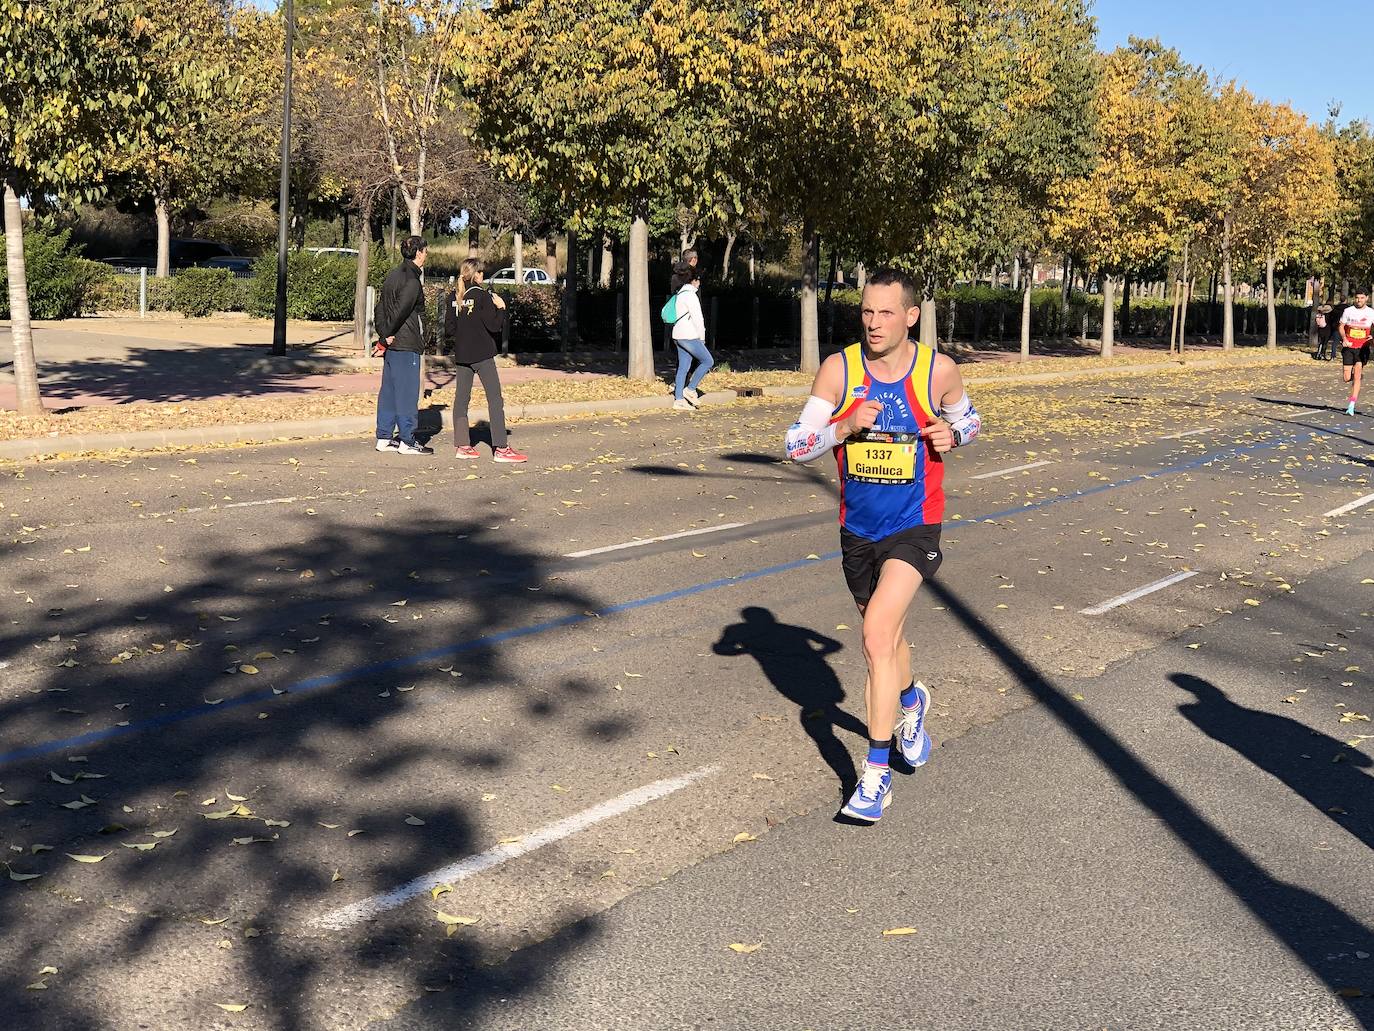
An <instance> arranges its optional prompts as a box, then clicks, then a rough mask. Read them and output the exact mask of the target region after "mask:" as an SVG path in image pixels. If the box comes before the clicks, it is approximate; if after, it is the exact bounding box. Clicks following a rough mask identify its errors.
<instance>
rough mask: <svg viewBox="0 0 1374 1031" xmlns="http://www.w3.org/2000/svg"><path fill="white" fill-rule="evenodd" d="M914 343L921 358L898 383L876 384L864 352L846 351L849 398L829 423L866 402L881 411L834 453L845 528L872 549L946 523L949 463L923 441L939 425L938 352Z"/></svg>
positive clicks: (842, 400)
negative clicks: (911, 531) (919, 528)
mask: <svg viewBox="0 0 1374 1031" xmlns="http://www.w3.org/2000/svg"><path fill="white" fill-rule="evenodd" d="M912 343H913V344H915V346H916V358H915V360H914V361H913V362H912V363H911V369H910V370H909V371H908V372H907V374H906V375H905V376H903V377H902V378H901V379H899V380H897V381H896V382H895V383H887V382H884V381H883V380H880V379H877V378H875V377H874V376H873V374H872V372H870V371H869V368H868V362H867V361H866V360H865V359H864V353H863V345H862V344H851V345H850V346H849V347H846V348H845V349H844V352H843V357H844V373H845V384H844V394H843V395H842V396H841V398H840V403H839V404H838V405H837V406H836V407H835V411H834V412H833V413H832V415H831V416H830V421H831V423H835V422H838V421H840V420H841V419H844V418H847V417H848V416H849V414H850V413H851V412H852V411H853V409H854V407H855V406H856V405H859V404H861V403H863V402H864V401H879V402H881V403H882V406H883V410H882V412H881V413H880V414H879V415H878V421H877V422H876V423H875V424H874V427H873V429H871V430H865V431H863V432H861V433H859V434H857V435H855V436H853V437H850V438H849V439H848V440H846V441H844V442H843V443H841V444H839V445H837V446H836V448H835V459H836V461H837V462H838V463H839V468H840V525H841V526H843V527H844V528H845V529H846V530H848V531H849V532H850V533H855V534H858V535H859V536H860V537H864V538H867V539H868V540H872V541H878V540H882V539H883V538H884V537H890V536H892V535H893V534H894V533H901V532H902V531H903V530H909V529H911V528H912V527H915V526H921V525H923V524H931V523H934V524H938V523H939V522H940V521H941V520H942V519H943V518H944V513H945V489H944V478H945V464H944V460H943V459H942V458H941V457H940V455H939V454H938V453H937V452H936V451H935V449H934V448H932V447H931V446H930V444H929V443H928V442H926V441H924V440H922V439H921V438H920V436H919V435H918V434H919V433H920V431H921V430H922V429H924V428H925V427H926V426H929V425H930V424H931V423H932V422H934V421H935V419H936V414H935V411H936V404H935V398H934V397H933V396H932V381H933V378H934V374H935V351H934V349H932V348H929V347H924V346H922V345H921V344H919V343H917V342H916V341H914V340H913V341H912Z"/></svg>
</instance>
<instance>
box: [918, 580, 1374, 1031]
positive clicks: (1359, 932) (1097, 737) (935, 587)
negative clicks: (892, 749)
mask: <svg viewBox="0 0 1374 1031" xmlns="http://www.w3.org/2000/svg"><path fill="white" fill-rule="evenodd" d="M929 587H930V589H931V590H932V591H933V592H934V593H935V595H936V597H938V598H939V599H940V601H941V603H942V604H944V605H945V606H946V607H947V609H948V610H949V612H950V613H951V614H952V615H953V616H954V617H955V618H956V619H957V620H958V621H959V622H960V624H962V625H963V627H964V628H965V629H966V630H967V631H968V632H969V633H971V634H972V635H973V636H974V637H975V638H977V640H978V641H979V642H980V643H981V644H983V645H984V646H985V647H986V648H987V649H988V651H989V653H990V654H991V655H992V656H993V657H994V658H995V659H996V660H997V661H998V662H999V663H1000V664H1001V665H1002V666H1003V667H1004V668H1005V669H1006V670H1007V672H1008V673H1010V674H1011V675H1012V676H1013V677H1014V678H1015V679H1016V681H1017V682H1018V683H1019V684H1020V685H1021V686H1022V687H1023V688H1025V689H1026V690H1027V691H1029V692H1030V693H1031V694H1032V695H1033V696H1034V697H1035V698H1036V699H1037V700H1038V701H1039V702H1040V703H1041V704H1043V705H1044V706H1045V708H1046V709H1047V710H1048V711H1049V712H1050V714H1051V715H1053V716H1054V718H1055V719H1057V720H1058V721H1059V722H1060V724H1062V725H1063V726H1064V727H1065V728H1066V729H1067V730H1068V731H1070V732H1071V733H1072V734H1073V735H1074V736H1075V737H1076V738H1077V739H1078V740H1079V741H1080V742H1081V743H1082V745H1083V746H1084V747H1085V748H1087V749H1088V750H1089V751H1090V752H1091V753H1092V754H1093V756H1094V757H1095V758H1096V759H1097V760H1098V762H1100V763H1101V764H1102V766H1103V767H1104V768H1105V769H1107V770H1108V771H1110V772H1111V774H1112V775H1113V776H1114V777H1115V778H1116V779H1117V781H1118V783H1120V784H1121V786H1122V787H1124V788H1125V789H1126V790H1128V791H1129V792H1130V793H1131V794H1132V795H1134V796H1135V798H1136V800H1137V801H1138V802H1139V803H1140V804H1141V805H1142V806H1145V807H1146V808H1148V809H1149V810H1150V811H1151V812H1152V813H1154V814H1155V816H1156V817H1157V818H1158V819H1159V821H1160V823H1161V824H1162V826H1164V827H1165V828H1167V829H1168V831H1169V832H1170V833H1171V834H1172V835H1173V836H1174V837H1175V838H1176V839H1177V840H1178V841H1179V842H1181V843H1182V844H1183V845H1184V846H1185V847H1187V848H1188V850H1189V851H1190V852H1191V853H1192V854H1193V856H1194V857H1195V858H1196V860H1197V861H1198V862H1199V863H1201V864H1202V865H1204V866H1205V867H1207V869H1208V870H1209V871H1211V873H1212V874H1213V875H1214V876H1215V877H1216V878H1217V880H1218V881H1220V882H1221V883H1222V884H1224V885H1225V886H1226V887H1227V889H1228V890H1230V892H1231V893H1232V895H1233V896H1234V897H1235V898H1236V899H1237V900H1238V901H1239V902H1241V903H1242V904H1243V905H1244V906H1245V907H1246V908H1247V909H1248V910H1249V911H1250V912H1251V913H1252V914H1253V915H1254V916H1255V918H1256V919H1258V920H1259V921H1260V922H1261V923H1262V924H1264V926H1265V927H1266V928H1268V930H1269V932H1270V934H1271V935H1273V937H1274V939H1275V940H1277V941H1278V942H1280V943H1282V944H1283V945H1284V946H1285V947H1286V948H1288V949H1289V950H1290V951H1291V952H1292V953H1293V955H1295V956H1297V957H1298V958H1299V959H1300V960H1302V962H1303V963H1304V964H1305V965H1306V966H1307V968H1308V969H1309V970H1310V971H1311V972H1312V973H1313V975H1314V976H1315V977H1316V978H1317V979H1318V980H1320V981H1321V982H1322V983H1324V984H1325V985H1326V986H1327V987H1328V988H1329V989H1330V990H1331V992H1332V993H1333V994H1335V993H1337V992H1339V991H1340V990H1341V989H1342V988H1346V987H1350V986H1353V985H1357V984H1358V983H1359V982H1360V980H1361V978H1362V977H1365V976H1367V973H1366V968H1367V966H1368V964H1367V963H1365V964H1363V965H1361V964H1360V963H1359V962H1358V961H1357V960H1356V959H1355V956H1354V954H1355V952H1356V951H1357V950H1358V951H1361V952H1365V953H1371V952H1374V930H1372V929H1371V928H1369V927H1367V926H1366V925H1365V924H1363V923H1361V922H1360V921H1359V920H1358V919H1357V918H1355V917H1354V916H1351V915H1350V914H1349V913H1347V912H1346V911H1345V910H1343V909H1341V908H1340V907H1339V906H1337V905H1335V904H1334V903H1332V902H1330V901H1329V900H1327V899H1325V898H1323V897H1322V896H1320V895H1317V894H1315V893H1314V892H1311V891H1309V890H1307V889H1306V888H1303V887H1301V886H1299V885H1297V884H1292V883H1289V882H1287V881H1283V880H1281V879H1279V878H1278V877H1275V876H1274V875H1272V874H1271V873H1270V872H1269V871H1268V870H1266V869H1265V868H1264V867H1263V866H1261V865H1260V864H1259V863H1257V862H1255V860H1254V859H1252V858H1251V857H1250V856H1249V855H1248V854H1247V853H1246V852H1245V851H1244V850H1243V849H1241V848H1240V847H1238V846H1237V845H1236V844H1235V843H1234V842H1232V841H1231V839H1230V838H1228V837H1227V836H1226V835H1225V834H1224V833H1222V832H1221V831H1220V830H1218V829H1217V828H1216V827H1215V826H1213V825H1212V824H1211V823H1210V822H1209V821H1208V820H1207V819H1206V818H1205V817H1204V816H1203V815H1202V814H1201V813H1200V812H1199V811H1198V810H1197V809H1196V808H1195V807H1194V806H1193V805H1192V804H1191V803H1189V802H1188V801H1187V799H1185V798H1184V797H1183V796H1182V795H1180V794H1179V793H1178V792H1177V791H1176V790H1175V789H1174V788H1173V787H1172V786H1171V785H1170V784H1168V783H1167V782H1166V781H1165V780H1164V779H1163V778H1161V777H1160V776H1159V775H1158V774H1156V773H1155V772H1154V771H1153V770H1152V769H1150V767H1148V766H1147V765H1146V764H1145V763H1143V762H1141V761H1140V760H1139V759H1138V758H1136V756H1135V755H1134V754H1133V753H1132V751H1131V750H1130V749H1129V748H1128V747H1127V746H1126V745H1124V744H1123V743H1122V742H1121V741H1120V740H1119V739H1118V738H1117V737H1116V736H1115V735H1114V734H1113V733H1112V732H1111V731H1109V730H1108V729H1107V728H1106V727H1104V726H1103V725H1102V724H1101V723H1099V722H1098V721H1097V720H1096V719H1094V718H1093V717H1092V716H1091V715H1089V713H1088V712H1087V711H1086V710H1085V709H1084V708H1083V707H1082V706H1081V705H1079V704H1077V703H1076V702H1074V701H1073V700H1072V699H1070V698H1069V697H1068V695H1066V694H1065V693H1064V692H1063V691H1061V690H1060V689H1059V688H1058V687H1056V686H1055V685H1054V684H1053V683H1051V682H1050V680H1049V679H1048V678H1047V677H1046V676H1045V675H1044V674H1043V673H1041V671H1040V670H1039V669H1038V668H1037V667H1036V666H1035V664H1034V663H1032V662H1031V661H1030V660H1029V659H1028V658H1026V657H1025V656H1023V655H1022V654H1021V653H1020V652H1019V651H1017V649H1016V648H1015V646H1014V645H1012V644H1011V643H1010V642H1009V641H1008V640H1007V639H1006V638H1005V637H1003V636H1002V635H1001V634H1000V633H998V632H997V631H996V630H995V629H993V628H992V627H990V626H988V625H987V624H986V623H985V622H984V621H983V620H982V619H980V618H979V617H978V615H977V614H976V613H975V612H974V611H973V609H971V608H970V607H969V606H968V605H967V604H966V603H965V602H964V601H963V599H961V598H960V597H959V596H958V595H957V594H955V593H954V592H953V591H951V590H950V589H949V587H948V586H947V585H945V584H944V583H942V582H941V581H938V580H934V581H931V582H930V584H929ZM1345 1001H1346V1004H1347V1006H1348V1007H1349V1009H1350V1012H1351V1015H1352V1016H1353V1017H1354V1018H1355V1019H1356V1020H1358V1021H1360V1023H1361V1025H1362V1026H1363V1027H1365V1028H1374V1004H1372V1003H1374V1000H1371V999H1369V998H1367V997H1366V998H1357V999H1350V1000H1345Z"/></svg>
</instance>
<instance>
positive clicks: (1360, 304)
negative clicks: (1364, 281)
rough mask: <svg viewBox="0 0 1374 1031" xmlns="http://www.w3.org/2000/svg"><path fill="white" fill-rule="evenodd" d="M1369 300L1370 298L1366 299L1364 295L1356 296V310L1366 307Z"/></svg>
mask: <svg viewBox="0 0 1374 1031" xmlns="http://www.w3.org/2000/svg"><path fill="white" fill-rule="evenodd" d="M1367 300H1369V298H1368V297H1366V296H1365V295H1364V294H1356V295H1355V307H1356V308H1363V307H1364V305H1365V302H1366V301H1367Z"/></svg>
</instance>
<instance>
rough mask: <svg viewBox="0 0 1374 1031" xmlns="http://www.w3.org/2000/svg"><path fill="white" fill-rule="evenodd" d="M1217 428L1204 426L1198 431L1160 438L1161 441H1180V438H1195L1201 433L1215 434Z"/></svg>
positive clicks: (1188, 431) (1187, 431) (1172, 434)
mask: <svg viewBox="0 0 1374 1031" xmlns="http://www.w3.org/2000/svg"><path fill="white" fill-rule="evenodd" d="M1215 432H1216V427H1215V426H1203V427H1202V428H1201V429H1197V430H1184V431H1183V432H1182V433H1170V434H1169V435H1168V436H1167V437H1160V438H1159V439H1160V440H1178V438H1179V437H1194V436H1197V434H1199V433H1215Z"/></svg>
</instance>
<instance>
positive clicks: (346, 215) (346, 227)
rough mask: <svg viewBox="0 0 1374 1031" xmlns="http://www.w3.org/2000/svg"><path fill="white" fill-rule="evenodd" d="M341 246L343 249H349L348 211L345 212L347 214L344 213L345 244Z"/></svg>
mask: <svg viewBox="0 0 1374 1031" xmlns="http://www.w3.org/2000/svg"><path fill="white" fill-rule="evenodd" d="M340 246H341V247H347V246H348V212H347V211H345V212H344V213H343V243H342V244H340Z"/></svg>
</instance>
